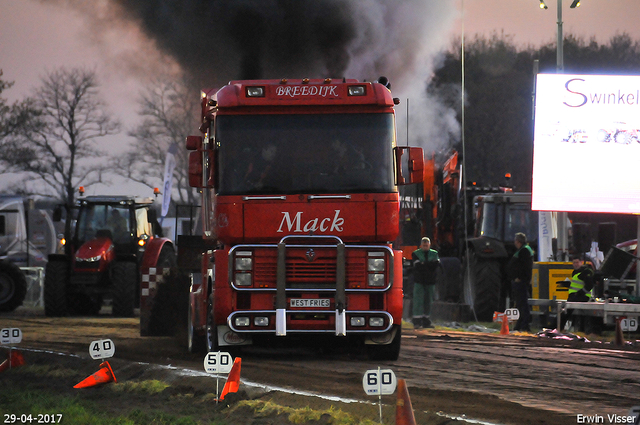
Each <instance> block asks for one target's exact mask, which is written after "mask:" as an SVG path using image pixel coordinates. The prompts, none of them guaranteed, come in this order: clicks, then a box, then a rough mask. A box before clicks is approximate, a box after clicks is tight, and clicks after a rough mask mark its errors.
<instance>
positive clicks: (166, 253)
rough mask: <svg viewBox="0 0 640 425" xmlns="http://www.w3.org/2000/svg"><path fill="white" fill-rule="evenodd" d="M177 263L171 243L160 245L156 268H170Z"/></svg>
mask: <svg viewBox="0 0 640 425" xmlns="http://www.w3.org/2000/svg"><path fill="white" fill-rule="evenodd" d="M177 265H178V262H177V259H176V254H175V252H174V251H173V247H172V246H171V245H165V246H163V247H162V250H161V251H160V255H159V256H158V263H157V264H156V267H157V268H163V269H166V268H172V267H176V266H177Z"/></svg>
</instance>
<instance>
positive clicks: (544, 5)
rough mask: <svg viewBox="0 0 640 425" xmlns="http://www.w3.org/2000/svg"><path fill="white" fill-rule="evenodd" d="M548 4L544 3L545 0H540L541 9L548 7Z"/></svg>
mask: <svg viewBox="0 0 640 425" xmlns="http://www.w3.org/2000/svg"><path fill="white" fill-rule="evenodd" d="M548 8H549V7H547V5H546V4H544V0H540V9H548Z"/></svg>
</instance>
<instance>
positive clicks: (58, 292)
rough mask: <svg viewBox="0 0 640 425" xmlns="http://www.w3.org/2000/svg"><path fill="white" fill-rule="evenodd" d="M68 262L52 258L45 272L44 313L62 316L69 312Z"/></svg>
mask: <svg viewBox="0 0 640 425" xmlns="http://www.w3.org/2000/svg"><path fill="white" fill-rule="evenodd" d="M68 276H69V272H68V264H67V262H66V261H54V260H50V261H49V262H48V263H47V266H46V267H45V272H44V314H45V316H49V317H61V316H66V315H67V314H69V305H68V303H67V280H68Z"/></svg>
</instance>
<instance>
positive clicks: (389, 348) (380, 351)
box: [367, 325, 402, 361]
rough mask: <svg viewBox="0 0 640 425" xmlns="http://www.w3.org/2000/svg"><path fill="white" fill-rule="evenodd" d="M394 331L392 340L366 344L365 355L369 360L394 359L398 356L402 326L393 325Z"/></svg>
mask: <svg viewBox="0 0 640 425" xmlns="http://www.w3.org/2000/svg"><path fill="white" fill-rule="evenodd" d="M392 331H395V333H396V334H395V335H394V337H393V341H391V344H387V345H373V344H372V345H367V355H368V357H369V359H371V360H379V361H396V360H398V357H399V356H400V343H401V340H402V326H400V325H393V328H392Z"/></svg>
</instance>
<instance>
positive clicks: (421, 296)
mask: <svg viewBox="0 0 640 425" xmlns="http://www.w3.org/2000/svg"><path fill="white" fill-rule="evenodd" d="M411 262H412V264H413V281H414V283H413V311H412V313H413V314H412V320H411V321H412V322H413V326H414V328H416V329H420V328H423V327H424V328H432V327H433V326H432V325H431V319H430V318H429V316H430V315H431V303H432V302H433V294H434V292H435V286H436V270H437V268H438V266H439V265H440V257H438V251H436V250H435V249H431V239H429V238H426V237H425V238H422V240H421V241H420V248H418V249H416V250H415V251H413V254H411Z"/></svg>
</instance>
